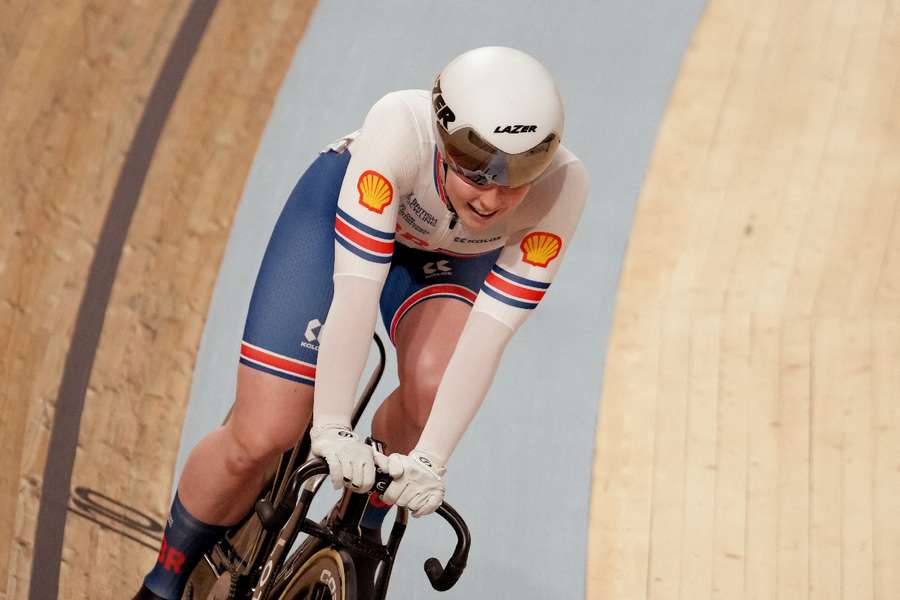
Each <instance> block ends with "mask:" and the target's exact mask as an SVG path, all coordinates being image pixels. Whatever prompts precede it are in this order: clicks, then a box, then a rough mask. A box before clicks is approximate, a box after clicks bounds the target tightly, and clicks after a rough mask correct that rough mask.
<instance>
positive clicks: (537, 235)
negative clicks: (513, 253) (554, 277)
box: [519, 231, 562, 267]
mask: <svg viewBox="0 0 900 600" xmlns="http://www.w3.org/2000/svg"><path fill="white" fill-rule="evenodd" d="M519 248H521V249H522V260H523V261H525V262H527V263H528V264H529V265H534V266H536V267H546V266H547V265H548V264H550V261H551V260H553V259H554V258H556V257H557V256H559V251H560V250H561V249H562V239H560V237H559V236H558V235H555V234H553V233H549V232H546V231H535V232H533V233H529V234H528V235H526V236H525V239H524V240H522V244H521V245H520V246H519Z"/></svg>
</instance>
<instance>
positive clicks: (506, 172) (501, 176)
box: [437, 127, 559, 187]
mask: <svg viewBox="0 0 900 600" xmlns="http://www.w3.org/2000/svg"><path fill="white" fill-rule="evenodd" d="M437 130H438V135H440V136H441V141H442V142H443V145H444V156H445V158H446V159H447V161H448V162H449V163H450V165H451V166H452V167H453V169H454V170H456V171H457V172H458V173H459V174H460V175H462V176H463V177H465V178H466V179H468V180H470V181H471V182H472V183H474V184H475V185H479V186H481V185H489V184H492V183H493V184H496V185H502V186H505V187H518V186H520V185H525V184H526V183H531V182H532V181H534V180H535V179H537V178H538V177H539V176H540V175H541V173H543V172H544V169H546V168H547V165H549V164H550V161H551V160H553V155H554V153H555V152H556V148H557V147H558V146H559V136H558V135H556V134H555V133H551V134H550V135H548V136H547V137H545V138H544V139H543V141H541V143H539V144H537V145H536V146H534V147H533V148H531V149H529V150H526V151H525V152H520V153H518V154H507V153H506V152H503V151H502V150H499V149H497V148H495V147H494V146H493V145H492V144H491V143H490V142H488V141H486V140H485V139H484V138H482V137H481V136H480V135H478V133H477V132H475V130H473V129H471V128H470V127H464V128H462V129H459V130H457V131H455V132H453V134H449V133H447V132H446V131H445V130H444V129H443V128H442V127H437Z"/></svg>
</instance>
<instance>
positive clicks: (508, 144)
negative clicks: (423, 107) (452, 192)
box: [431, 46, 565, 187]
mask: <svg viewBox="0 0 900 600" xmlns="http://www.w3.org/2000/svg"><path fill="white" fill-rule="evenodd" d="M431 100H432V116H433V117H434V130H435V140H436V142H437V146H438V150H439V151H440V153H441V155H442V156H443V158H444V160H445V161H446V162H447V164H448V166H449V167H450V168H452V169H453V170H454V171H456V172H457V173H459V174H460V175H462V176H463V177H465V178H466V179H468V180H470V181H471V182H473V183H474V184H476V185H489V184H492V183H493V184H497V185H502V186H508V187H517V186H520V185H524V184H526V183H531V182H532V181H534V180H535V179H537V178H538V177H539V176H540V175H541V173H543V172H544V170H545V169H546V168H547V165H549V164H550V161H551V160H553V155H554V154H555V153H556V149H557V148H558V147H559V143H560V139H561V137H562V132H563V123H564V121H565V114H564V112H563V103H562V98H560V95H559V90H557V88H556V82H555V81H554V80H553V75H551V73H550V71H548V70H547V68H546V67H545V66H544V65H542V64H541V63H539V62H538V61H537V60H536V59H535V58H533V57H532V56H530V55H528V54H525V53H524V52H521V51H519V50H515V49H513V48H505V47H502V46H488V47H486V48H476V49H475V50H470V51H468V52H466V53H464V54H461V55H460V56H458V57H456V58H455V59H453V61H452V62H450V64H448V65H447V66H446V67H444V70H443V71H441V72H440V74H439V75H438V76H437V79H436V80H435V83H434V89H433V90H432V93H431Z"/></svg>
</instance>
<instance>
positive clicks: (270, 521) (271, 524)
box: [256, 499, 292, 533]
mask: <svg viewBox="0 0 900 600" xmlns="http://www.w3.org/2000/svg"><path fill="white" fill-rule="evenodd" d="M291 510H292V509H291V507H289V506H287V505H286V504H285V503H283V502H281V503H279V504H278V506H277V507H275V506H272V503H271V502H269V501H268V500H266V499H262V500H259V501H258V502H257V503H256V514H257V516H259V521H260V523H262V526H263V529H265V530H266V531H268V532H269V533H275V532H277V531H278V530H279V529H281V528H282V527H284V524H285V523H287V520H288V519H290V518H291Z"/></svg>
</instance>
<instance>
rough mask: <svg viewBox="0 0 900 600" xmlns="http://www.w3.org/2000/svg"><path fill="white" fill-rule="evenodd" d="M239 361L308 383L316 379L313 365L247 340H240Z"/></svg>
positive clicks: (273, 373) (312, 382)
mask: <svg viewBox="0 0 900 600" xmlns="http://www.w3.org/2000/svg"><path fill="white" fill-rule="evenodd" d="M240 361H241V363H242V364H245V365H247V366H248V367H253V368H254V369H259V370H260V371H264V372H266V373H271V374H272V375H278V376H279V377H284V378H285V379H290V380H291V381H298V382H300V383H307V384H309V385H313V384H314V383H315V381H316V366H315V365H313V364H311V363H308V362H303V361H302V360H297V359H296V358H291V357H289V356H284V355H283V354H277V353H275V352H271V351H269V350H266V349H265V348H260V347H259V346H254V345H253V344H249V343H247V342H241V358H240Z"/></svg>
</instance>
